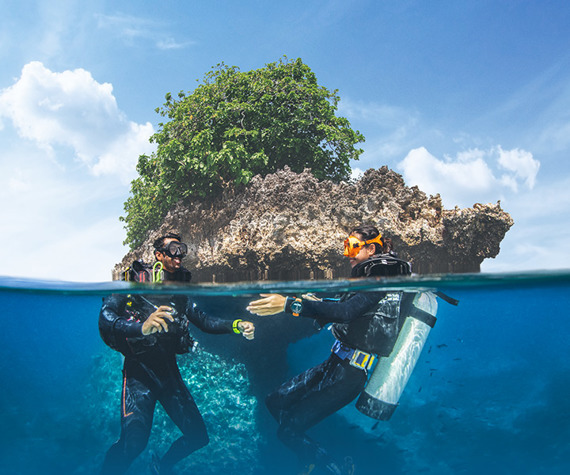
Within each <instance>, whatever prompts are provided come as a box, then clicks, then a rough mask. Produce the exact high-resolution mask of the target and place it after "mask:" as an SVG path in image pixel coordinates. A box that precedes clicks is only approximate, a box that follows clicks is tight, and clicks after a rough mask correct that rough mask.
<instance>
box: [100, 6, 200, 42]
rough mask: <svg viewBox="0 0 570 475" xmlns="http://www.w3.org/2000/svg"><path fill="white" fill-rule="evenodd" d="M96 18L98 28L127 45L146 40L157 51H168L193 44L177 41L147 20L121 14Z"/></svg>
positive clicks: (165, 28) (159, 26)
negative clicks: (120, 39)
mask: <svg viewBox="0 0 570 475" xmlns="http://www.w3.org/2000/svg"><path fill="white" fill-rule="evenodd" d="M96 18H97V26H98V27H99V28H101V29H104V30H107V31H109V32H110V33H111V34H113V35H115V36H118V37H119V38H122V40H123V41H124V42H125V43H126V44H127V45H133V44H134V43H135V41H136V40H148V41H151V42H152V43H153V44H154V46H155V47H156V48H158V49H161V50H170V49H181V48H185V47H187V46H190V45H193V44H195V43H194V42H193V41H184V42H180V41H177V40H176V39H174V38H173V37H172V36H171V35H170V34H169V33H168V31H169V28H168V27H166V26H165V25H162V24H161V23H159V22H156V21H153V20H150V19H148V18H142V17H135V16H132V15H121V14H116V15H101V14H99V15H97V16H96Z"/></svg>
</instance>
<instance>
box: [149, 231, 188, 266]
mask: <svg viewBox="0 0 570 475" xmlns="http://www.w3.org/2000/svg"><path fill="white" fill-rule="evenodd" d="M153 246H154V255H155V257H156V260H157V261H159V262H161V263H162V266H163V269H164V270H165V271H167V272H170V273H173V272H176V271H177V270H179V269H180V267H181V265H182V259H183V258H184V257H185V256H186V254H187V253H188V246H187V245H186V244H184V243H183V242H180V235H179V234H176V233H167V234H165V235H164V236H161V237H159V238H158V239H156V240H155V241H154V243H153Z"/></svg>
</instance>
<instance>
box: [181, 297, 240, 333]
mask: <svg viewBox="0 0 570 475" xmlns="http://www.w3.org/2000/svg"><path fill="white" fill-rule="evenodd" d="M186 316H187V317H188V320H189V321H190V322H191V323H193V324H194V325H196V326H197V327H198V328H199V329H200V330H202V331H203V332H206V333H233V332H234V329H233V321H232V320H225V319H223V318H218V317H212V316H210V315H207V314H206V313H204V312H202V311H201V310H200V309H199V308H198V306H197V305H196V304H195V303H194V302H192V300H190V299H188V303H187V304H186Z"/></svg>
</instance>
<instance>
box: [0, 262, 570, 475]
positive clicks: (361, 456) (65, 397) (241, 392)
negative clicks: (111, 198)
mask: <svg viewBox="0 0 570 475" xmlns="http://www.w3.org/2000/svg"><path fill="white" fill-rule="evenodd" d="M378 287H382V288H404V289H415V288H421V289H425V288H428V289H437V290H441V291H443V292H445V293H446V294H448V295H450V296H452V297H454V298H456V299H458V300H459V301H460V303H459V305H458V306H457V307H454V306H452V305H449V304H447V303H445V302H443V301H441V300H440V301H439V311H438V315H437V316H438V320H437V323H436V325H435V327H434V329H433V330H432V331H431V333H430V336H429V339H428V341H427V343H426V346H425V348H424V351H423V353H422V355H421V357H420V360H419V361H418V364H417V366H416V368H415V371H414V373H413V374H412V377H411V379H410V381H409V383H408V386H407V387H406V390H405V392H404V394H403V395H402V398H401V399H400V406H399V407H398V408H397V410H396V412H395V413H394V415H393V417H392V419H391V420H390V421H387V422H377V421H375V420H372V419H370V418H367V417H366V416H364V415H362V414H360V413H359V412H358V411H357V410H356V409H355V407H354V403H352V404H350V405H349V406H347V407H346V408H345V409H343V410H342V411H340V412H339V413H337V414H335V415H334V416H331V417H329V418H328V419H326V420H325V421H323V422H322V423H321V424H319V425H317V426H316V427H315V428H313V429H311V430H310V431H309V434H310V435H311V436H313V438H315V439H317V440H319V441H320V442H321V443H322V444H323V445H324V446H325V447H327V448H329V449H330V450H331V451H332V452H333V453H334V454H335V455H337V456H338V457H339V458H342V457H344V456H345V455H350V456H352V457H353V459H354V461H355V462H356V474H383V473H386V474H399V473H427V474H430V473H432V474H480V473H486V474H494V473H497V474H508V473H513V474H521V473H523V474H527V473H528V474H537V473H540V474H559V473H570V404H569V403H568V398H569V396H568V395H569V394H570V358H569V356H570V355H569V353H570V351H569V347H570V345H569V340H570V315H569V314H570V312H569V310H568V309H569V307H570V271H560V272H541V273H539V272H536V273H527V274H516V275H515V274H477V275H449V276H432V277H427V278H425V277H424V278H413V279H408V280H402V281H399V282H394V283H392V284H390V285H388V284H386V283H385V282H377V281H373V282H368V281H302V282H269V283H261V284H249V283H244V284H234V285H193V286H191V287H184V288H183V287H171V286H169V291H172V292H173V293H184V292H189V293H191V294H192V295H193V297H194V298H195V300H196V301H197V302H198V304H199V306H200V307H201V308H203V309H204V310H206V311H208V312H210V313H212V314H217V315H219V316H223V317H226V318H228V319H234V318H236V317H241V318H247V319H250V320H252V321H254V322H255V323H256V325H257V330H256V339H255V340H254V341H251V342H248V341H246V340H245V339H243V338H237V337H236V338H232V336H231V335H205V334H203V333H201V332H200V331H199V330H197V329H194V330H193V334H194V336H195V337H196V338H197V339H198V340H199V342H200V350H199V352H197V353H194V354H191V355H184V356H181V357H179V364H180V367H181V371H182V373H183V376H184V377H185V379H186V381H187V384H188V386H189V388H190V390H191V392H192V393H193V395H194V397H195V398H196V401H197V403H198V405H199V407H200V409H201V412H202V414H203V416H204V419H205V421H206V424H207V426H208V430H209V433H210V439H211V442H210V445H209V446H208V447H206V448H204V449H202V450H200V451H199V452H196V453H195V454H193V455H191V456H190V457H189V458H188V459H187V460H186V461H185V463H183V464H180V465H181V466H180V473H188V474H190V473H192V474H214V473H225V474H232V473H236V474H238V473H239V474H278V475H279V474H293V473H296V464H295V460H294V456H293V455H292V454H291V453H290V452H289V451H288V450H287V449H285V448H284V447H282V446H281V445H280V444H279V442H278V441H277V438H276V436H275V430H276V424H275V422H274V421H273V420H272V418H271V417H270V416H269V415H268V413H267V410H266V409H265V406H264V404H263V399H264V397H265V395H266V394H267V393H268V392H269V391H270V390H271V389H273V388H274V387H275V386H277V385H278V384H279V383H281V382H283V381H285V380H286V379H287V378H289V377H290V376H292V375H294V374H297V373H299V372H301V371H303V370H304V369H306V368H308V367H310V366H311V365H314V364H317V363H320V362H321V361H323V360H324V359H325V358H326V357H327V356H328V354H329V351H330V346H331V344H332V341H333V340H332V336H331V335H330V332H328V331H326V330H322V331H320V332H318V331H316V329H315V328H314V327H313V325H312V324H311V322H310V321H309V320H304V319H294V318H293V317H291V316H276V317H265V318H262V317H253V316H248V315H247V313H246V312H245V306H246V304H247V302H249V301H250V300H251V299H252V298H254V297H256V296H257V295H258V294H259V293H260V292H267V291H277V292H280V293H291V294H301V293H303V292H306V291H313V292H319V291H320V292H323V293H324V294H325V295H332V294H335V293H337V292H342V291H345V290H372V289H374V288H378ZM143 291H144V293H145V294H148V293H152V292H164V290H160V289H149V287H143V288H141V287H136V288H134V287H130V286H129V285H128V284H126V283H120V282H113V283H102V284H71V283H59V282H42V281H34V280H18V279H14V278H10V277H3V278H0V299H1V308H2V309H3V315H2V316H1V317H0V322H1V327H2V331H1V332H0V378H1V386H0V387H1V390H0V473H2V474H38V473H41V474H56V473H57V474H62V473H66V474H67V473H69V474H91V473H98V470H99V466H100V464H101V461H102V458H103V456H104V454H105V452H106V450H107V448H108V447H109V446H110V445H111V444H112V443H113V442H114V441H115V440H116V438H117V437H118V435H119V394H120V389H121V388H120V384H121V356H120V355H119V354H117V353H115V352H113V351H112V350H110V349H109V348H107V347H106V346H105V345H104V344H103V342H102V341H101V340H100V337H99V333H98V328H97V319H98V314H99V309H100V306H101V299H102V297H103V296H105V295H107V294H109V293H111V292H124V293H133V292H143ZM154 424H155V425H154V428H153V435H152V437H151V440H150V442H149V447H148V448H147V450H146V451H145V452H144V453H143V454H142V455H141V456H140V457H139V459H138V460H137V461H136V462H135V463H134V464H133V466H132V467H131V469H130V471H129V473H131V474H134V473H140V472H142V473H147V465H148V461H149V458H150V452H149V450H151V449H152V450H156V451H157V452H158V453H162V452H163V451H164V450H166V448H167V447H168V445H169V444H170V442H171V441H172V440H173V439H174V438H176V437H178V432H177V429H176V428H175V427H174V426H173V425H172V423H171V422H170V421H169V419H168V418H167V417H166V416H165V415H164V414H163V413H162V412H161V411H160V410H159V411H157V414H156V416H155V423H154Z"/></svg>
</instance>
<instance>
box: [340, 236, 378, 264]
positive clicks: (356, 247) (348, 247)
mask: <svg viewBox="0 0 570 475" xmlns="http://www.w3.org/2000/svg"><path fill="white" fill-rule="evenodd" d="M372 243H376V244H379V245H380V247H384V244H383V243H382V234H378V236H376V237H375V238H374V239H369V240H368V241H361V240H360V239H358V238H357V237H355V236H348V238H347V239H345V240H344V255H345V256H347V257H351V258H354V257H356V256H357V255H358V253H359V252H360V250H361V249H362V248H363V247H364V246H367V245H368V244H372Z"/></svg>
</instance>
